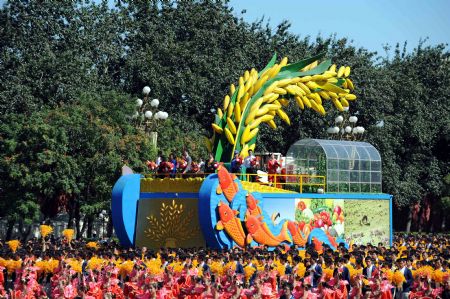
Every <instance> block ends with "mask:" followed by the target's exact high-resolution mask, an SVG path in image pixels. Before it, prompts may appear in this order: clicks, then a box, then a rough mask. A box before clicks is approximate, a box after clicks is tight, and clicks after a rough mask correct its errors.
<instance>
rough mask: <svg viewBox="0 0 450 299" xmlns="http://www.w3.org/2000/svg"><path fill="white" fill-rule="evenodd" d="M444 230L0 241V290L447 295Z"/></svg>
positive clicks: (102, 294)
mask: <svg viewBox="0 0 450 299" xmlns="http://www.w3.org/2000/svg"><path fill="white" fill-rule="evenodd" d="M449 242H450V236H449V235H441V236H436V235H433V236H420V237H419V236H396V238H395V244H394V246H392V247H391V248H388V247H385V246H384V245H383V244H378V245H377V246H375V245H370V244H367V245H365V246H363V245H352V246H351V247H350V248H349V249H346V248H345V247H344V246H342V245H341V246H339V248H338V249H337V250H331V249H330V248H327V247H326V246H325V245H324V246H323V247H322V248H323V249H322V250H320V251H318V250H317V249H316V248H314V246H312V247H307V248H306V249H299V248H287V247H280V248H276V249H275V250H267V249H266V248H247V249H246V250H242V249H238V248H234V249H229V250H212V249H180V248H178V249H160V250H157V251H150V250H146V248H142V249H124V248H120V246H118V245H117V244H116V243H114V242H109V241H105V242H99V243H93V242H90V243H88V246H89V247H87V246H86V243H85V242H84V241H80V240H72V241H71V243H70V244H68V243H67V241H65V240H63V239H61V240H56V239H53V240H51V242H48V244H47V248H46V250H45V251H43V250H42V249H40V248H42V242H41V241H38V240H31V241H28V242H26V243H24V244H23V245H22V246H21V247H19V248H17V246H16V248H14V249H15V250H16V251H15V253H13V252H12V250H11V248H8V246H6V245H3V244H0V245H2V249H1V250H2V251H1V258H0V269H1V271H0V298H47V297H48V298H97V299H99V298H336V299H337V298H450V288H449V282H450V279H449V273H450V269H449V259H450V253H449Z"/></svg>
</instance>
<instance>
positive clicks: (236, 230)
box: [216, 202, 245, 247]
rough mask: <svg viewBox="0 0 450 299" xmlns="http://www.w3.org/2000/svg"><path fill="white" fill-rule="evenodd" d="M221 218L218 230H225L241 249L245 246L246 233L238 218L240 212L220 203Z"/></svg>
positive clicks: (217, 226)
mask: <svg viewBox="0 0 450 299" xmlns="http://www.w3.org/2000/svg"><path fill="white" fill-rule="evenodd" d="M218 209H219V218H220V220H219V221H218V222H217V225H216V229H217V230H225V232H226V233H227V234H228V235H229V236H230V237H231V238H232V239H233V241H234V242H236V244H237V245H239V246H240V247H244V246H245V233H244V229H243V228H242V223H241V220H240V219H239V218H238V217H236V215H238V214H239V212H238V211H235V210H232V209H231V208H230V207H229V206H228V205H227V204H224V203H222V202H219V205H218Z"/></svg>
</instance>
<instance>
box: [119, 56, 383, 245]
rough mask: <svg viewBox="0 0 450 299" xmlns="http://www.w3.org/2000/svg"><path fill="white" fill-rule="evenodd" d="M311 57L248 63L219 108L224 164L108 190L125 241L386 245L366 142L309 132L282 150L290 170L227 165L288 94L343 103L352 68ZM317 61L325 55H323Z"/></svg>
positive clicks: (320, 107) (216, 136) (213, 140)
mask: <svg viewBox="0 0 450 299" xmlns="http://www.w3.org/2000/svg"><path fill="white" fill-rule="evenodd" d="M323 57H324V55H323V54H321V55H317V56H315V57H311V58H308V59H305V60H302V61H299V62H296V63H292V64H288V61H287V58H283V59H282V60H281V61H280V62H279V63H276V55H274V57H273V58H272V60H271V61H270V62H269V64H268V65H267V66H266V67H265V68H264V69H263V70H262V71H259V72H258V71H256V70H255V69H251V70H250V71H245V73H244V74H243V76H242V77H240V78H239V82H238V84H237V86H235V85H234V84H231V87H230V92H229V94H228V95H226V96H225V98H224V100H223V104H222V106H221V107H220V108H218V109H217V114H216V115H215V119H214V122H213V123H212V129H213V134H212V136H211V137H205V143H206V146H207V147H208V150H209V151H210V152H212V153H213V154H214V155H215V159H216V161H219V162H221V165H220V166H219V168H218V170H217V172H216V173H215V174H210V175H208V176H207V177H205V178H201V177H192V178H164V179H160V178H155V177H152V176H145V175H141V174H127V175H123V176H122V177H120V178H119V180H118V181H117V182H116V184H115V186H114V188H113V192H112V215H113V223H114V229H115V232H116V235H117V237H118V238H119V240H120V242H121V244H122V245H123V246H146V247H149V248H159V247H205V246H208V247H213V248H232V247H234V246H239V247H246V246H267V247H269V248H275V247H277V246H297V247H300V248H303V247H306V246H307V245H308V244H314V246H315V247H316V249H318V250H321V249H322V246H323V245H324V244H326V245H328V246H330V247H331V248H332V249H336V248H337V246H338V245H339V244H341V243H343V244H344V245H345V246H348V245H349V244H350V243H352V242H355V243H368V242H370V243H372V244H376V243H379V242H381V243H383V244H386V245H389V244H390V243H392V196H391V195H389V194H383V193H381V158H380V155H379V153H378V151H377V150H376V149H375V148H374V147H373V146H372V145H370V144H368V143H365V142H355V141H337V140H319V139H305V140H300V141H298V142H296V143H295V144H293V145H292V146H291V148H290V149H289V151H288V153H287V155H286V161H285V162H286V169H287V172H286V174H282V175H279V176H278V183H277V179H275V181H272V182H271V183H270V184H269V183H265V184H262V183H260V182H250V181H249V180H248V179H247V178H248V177H247V176H245V175H244V176H240V177H236V175H234V174H232V173H230V172H229V170H228V169H227V165H229V162H230V161H231V160H232V158H233V156H234V153H236V152H237V153H239V156H240V157H241V158H245V157H246V156H247V155H248V151H249V150H250V149H251V150H255V146H256V138H257V135H258V132H259V128H260V126H263V125H268V126H270V127H271V128H273V129H276V123H275V121H274V119H275V118H276V117H279V118H280V119H281V120H282V121H284V122H285V123H287V124H288V125H289V124H290V119H289V116H288V115H287V113H286V112H285V111H284V110H283V108H285V107H286V106H288V105H289V104H290V103H291V102H293V103H295V105H297V106H298V108H299V111H300V112H301V111H302V110H305V109H313V110H314V111H315V112H317V113H319V114H320V115H322V116H323V115H325V114H326V111H325V107H327V108H329V107H334V108H335V109H338V110H339V111H344V110H345V108H346V107H349V105H350V103H351V101H354V100H356V96H355V95H354V94H352V91H353V89H354V86H353V83H352V81H351V80H350V78H349V75H350V68H349V67H348V66H341V67H339V68H338V67H337V66H336V65H334V64H332V63H331V61H330V60H323ZM322 60H323V61H322Z"/></svg>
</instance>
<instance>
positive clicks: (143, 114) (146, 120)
mask: <svg viewBox="0 0 450 299" xmlns="http://www.w3.org/2000/svg"><path fill="white" fill-rule="evenodd" d="M142 94H143V96H144V98H143V99H137V100H136V111H135V112H134V114H133V116H132V118H133V119H135V121H136V126H137V127H138V128H139V129H141V130H144V131H145V132H146V133H147V134H148V135H149V137H150V142H151V143H152V145H153V147H154V148H155V149H156V147H157V142H158V132H157V130H158V125H159V122H160V121H162V120H166V119H167V118H168V117H169V114H168V113H167V112H164V111H157V109H158V106H159V100H158V99H152V100H150V87H148V86H145V87H144V88H143V89H142Z"/></svg>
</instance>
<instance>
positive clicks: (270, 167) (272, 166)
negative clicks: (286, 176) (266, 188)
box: [267, 154, 281, 184]
mask: <svg viewBox="0 0 450 299" xmlns="http://www.w3.org/2000/svg"><path fill="white" fill-rule="evenodd" d="M280 166H281V165H280V163H278V161H277V160H275V155H274V154H270V158H269V162H268V163H267V173H268V174H269V183H271V184H273V182H274V180H275V176H274V174H276V173H277V169H278V167H280Z"/></svg>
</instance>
